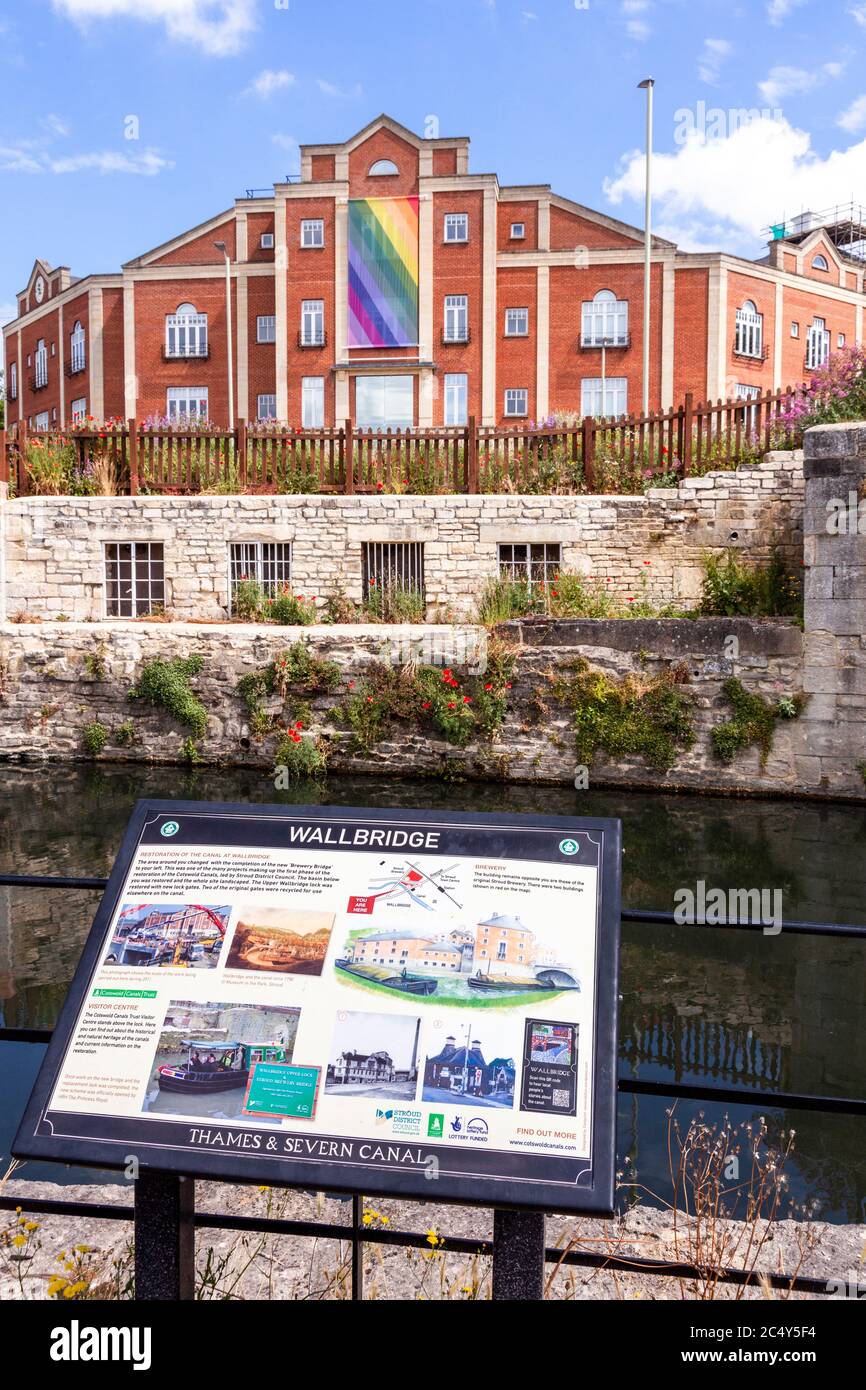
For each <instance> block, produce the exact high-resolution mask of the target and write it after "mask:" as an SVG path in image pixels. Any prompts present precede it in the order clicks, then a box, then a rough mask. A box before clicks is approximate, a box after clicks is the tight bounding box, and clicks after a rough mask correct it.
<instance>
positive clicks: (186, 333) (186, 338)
mask: <svg viewBox="0 0 866 1390" xmlns="http://www.w3.org/2000/svg"><path fill="white" fill-rule="evenodd" d="M165 355H166V357H168V358H170V359H172V360H173V359H175V358H180V359H181V360H183V359H185V358H188V357H207V314H200V313H199V312H198V310H197V309H196V307H195V305H194V304H179V305H178V307H177V309H176V310H175V311H174V313H173V314H166V316H165Z"/></svg>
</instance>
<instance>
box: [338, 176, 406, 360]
mask: <svg viewBox="0 0 866 1390" xmlns="http://www.w3.org/2000/svg"><path fill="white" fill-rule="evenodd" d="M417 342H418V199H417V198H352V199H350V201H349V347H358V348H369V347H372V348H390V347H411V346H414V345H415V344H416V343H417Z"/></svg>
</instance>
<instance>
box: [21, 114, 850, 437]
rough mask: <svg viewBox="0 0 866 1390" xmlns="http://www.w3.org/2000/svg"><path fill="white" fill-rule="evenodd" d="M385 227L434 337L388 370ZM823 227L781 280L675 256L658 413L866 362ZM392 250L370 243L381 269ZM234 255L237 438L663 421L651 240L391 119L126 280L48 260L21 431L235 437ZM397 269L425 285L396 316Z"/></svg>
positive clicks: (465, 147)
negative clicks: (197, 418)
mask: <svg viewBox="0 0 866 1390" xmlns="http://www.w3.org/2000/svg"><path fill="white" fill-rule="evenodd" d="M359 200H374V202H373V204H372V205H369V204H367V205H365V204H363V203H362V202H361V201H359ZM389 200H390V201H389ZM365 206H373V207H374V208H378V209H379V211H380V213H381V215H382V218H383V219H384V221H385V222H388V221H389V219H390V210H395V211H396V213H397V214H399V215H400V216H402V215H404V214H405V217H406V218H408V219H409V221H408V222H404V225H403V227H402V230H401V229H399V228H398V229H396V230H394V231H393V236H392V242H391V243H389V246H391V251H389V250H388V248H387V247H386V255H385V260H384V261H378V262H376V263H375V264H374V263H373V262H372V261H371V263H370V264H371V265H372V272H371V273H372V275H373V278H374V279H375V278H376V277H378V279H379V291H381V288H382V286H383V285H385V286H386V290H387V293H386V294H385V298H386V299H388V296H389V295H390V296H391V298H392V299H395V296H396V299H395V302H396V300H399V299H400V297H401V296H402V305H403V309H404V310H406V311H409V310H411V313H410V314H409V320H408V321H411V323H412V325H413V327H412V328H409V329H407V327H406V321H404V324H403V327H402V330H401V332H402V336H400V334H397V336H398V337H399V341H398V342H396V343H394V344H392V343H390V342H388V343H387V344H386V345H384V346H383V345H381V344H379V345H371V344H370V343H368V342H365V341H364V340H363V338H362V341H360V342H359V333H358V321H357V318H356V317H353V315H355V314H356V308H355V307H354V304H355V302H354V300H353V299H352V296H353V294H355V292H356V290H357V292H358V293H360V295H361V298H362V299H363V297H364V295H365V293H366V290H365V284H364V281H365V276H366V273H367V269H368V268H369V267H365V266H364V265H361V267H360V270H358V269H357V268H356V269H353V268H352V266H351V265H350V262H351V260H352V249H351V245H352V236H353V235H354V233H353V231H352V228H353V225H354V224H353V217H355V216H356V214H355V212H354V211H353V210H354V209H356V208H362V209H363V208H364V207H365ZM412 219H415V220H412ZM416 222H417V227H416ZM819 223H820V219H815V218H812V217H811V215H808V216H807V217H804V218H801V219H797V220H796V222H795V223H794V224H793V225H791V226H788V227H784V228H780V229H777V233H776V239H775V240H774V241H772V242H771V243H770V246H769V253H768V254H767V255H766V256H764V257H763V258H761V259H760V260H757V261H749V260H745V259H743V258H741V257H738V256H731V255H727V254H725V253H723V252H712V253H699V254H692V253H685V252H681V251H679V250H678V249H677V247H676V246H675V245H674V244H673V243H672V242H669V241H665V240H663V239H661V238H659V237H656V238H655V239H654V241H653V248H652V278H651V284H652V290H651V304H650V312H651V367H650V403H651V407H652V408H653V409H658V408H660V407H664V408H666V407H669V406H671V405H674V404H678V403H679V402H680V401H681V400H682V398H683V396H684V394H685V393H686V392H687V391H691V392H692V393H693V394H694V396H695V398H696V399H704V400H705V399H708V398H709V399H716V398H719V397H725V396H729V395H740V396H743V397H747V396H749V395H751V394H754V393H755V392H756V391H757V390H758V389H762V390H767V389H772V388H778V387H783V386H787V385H793V384H797V383H799V382H801V381H802V380H804V378H805V377H806V376H807V375H808V372H809V370H811V369H812V368H813V367H814V366H816V365H818V364H820V362H822V361H823V360H825V359H826V356H827V354H828V352H830V351H832V350H835V349H836V348H838V347H840V346H842V345H844V344H846V343H848V344H850V343H853V342H855V341H861V340H862V337H863V309H864V304H866V283H864V280H866V261H864V259H863V254H862V253H863V243H862V242H861V243H860V245H859V246H857V247H855V246H849V247H848V249H847V250H842V249H840V246H839V245H837V244H836V243H837V242H840V241H843V240H850V239H851V238H850V235H849V234H846V236H844V237H843V236H842V235H840V232H839V226H838V224H837V225H819ZM406 226H410V228H411V229H412V230H411V235H407V233H406ZM381 230H382V229H381V228H377V227H376V226H374V227H373V229H372V231H371V229H370V227H369V226H368V227H367V229H366V231H362V233H361V234H359V235H361V236H362V237H363V236H366V243H365V244H366V245H367V246H368V248H369V247H371V246H373V243H374V242H375V240H376V237H377V236H378V235H379V232H380V231H381ZM848 232H849V233H850V229H848ZM386 240H387V237H386ZM216 242H223V243H224V244H225V247H226V250H227V253H228V256H229V258H230V267H229V269H230V280H231V316H232V334H231V337H232V359H233V363H232V384H233V396H234V401H233V404H234V411H235V415H236V417H239V418H244V419H248V420H254V419H256V418H275V419H279V420H286V421H288V422H289V423H291V424H295V425H299V424H302V423H303V424H306V425H309V426H311V427H312V426H316V425H319V424H324V425H333V424H335V423H339V422H342V421H343V420H344V419H346V418H348V417H351V418H353V419H355V420H356V421H357V423H359V424H361V425H386V424H392V425H403V424H413V425H416V426H430V425H441V424H446V423H453V424H461V423H464V421H465V419H466V418H468V417H469V416H474V417H476V419H477V420H478V421H479V423H483V424H495V423H508V422H509V421H515V422H516V421H519V420H520V419H523V418H527V419H530V420H540V419H543V418H544V417H545V416H547V415H548V414H549V413H551V412H554V411H568V412H575V413H578V414H588V413H589V414H600V413H606V414H614V413H615V414H619V413H621V412H623V411H639V409H640V402H641V338H642V319H643V312H644V306H643V234H642V232H641V231H640V230H639V229H637V228H634V227H630V226H627V225H626V224H625V223H622V222H619V221H617V220H615V219H614V218H611V217H608V216H607V215H605V214H603V213H599V212H594V211H592V210H591V209H589V208H585V207H582V206H581V205H580V204H579V203H575V202H572V201H570V200H569V199H568V198H564V197H561V196H560V195H559V194H556V193H553V192H551V189H550V188H549V187H548V186H547V185H533V186H525V187H523V186H520V187H503V186H501V185H500V183H499V181H498V179H497V177H496V175H495V174H473V173H470V172H469V141H468V140H467V139H465V138H455V139H445V138H442V139H438V138H437V139H425V138H421V137H419V136H416V135H414V134H413V133H412V132H411V131H409V130H407V129H405V128H404V127H403V126H400V125H398V124H397V122H395V121H393V120H391V119H390V118H388V117H387V116H380V117H379V118H378V119H377V120H375V121H373V122H372V123H371V124H370V125H368V126H366V127H365V128H364V129H363V130H362V131H360V132H359V133H358V134H357V135H355V136H353V137H352V138H351V139H350V140H347V141H346V142H345V143H344V144H339V145H306V146H302V148H301V176H300V179H299V181H297V182H291V183H280V184H275V185H274V189H273V193H270V192H268V194H267V195H266V196H258V195H257V194H256V195H254V196H249V197H246V198H242V199H238V200H237V201H236V202H235V204H234V206H233V207H231V208H229V209H228V211H226V212H222V213H219V214H218V215H217V216H216V217H212V218H210V219H209V220H208V221H207V222H204V223H202V224H201V225H200V226H198V227H194V228H192V230H190V231H188V232H183V233H181V234H180V235H178V236H177V237H175V238H174V239H173V240H172V241H169V242H167V243H166V244H165V245H163V246H158V247H156V248H155V249H154V250H152V251H148V252H146V253H145V254H144V255H141V256H138V257H137V258H136V259H135V260H133V261H130V262H129V263H128V264H127V265H125V266H124V267H123V269H122V272H121V273H120V274H106V275H89V276H86V277H85V278H83V279H76V278H75V277H74V276H72V275H71V274H70V272H69V270H68V269H67V268H66V267H60V268H58V269H52V268H51V267H50V266H48V265H46V264H45V263H44V262H43V261H39V260H37V261H36V263H35V265H34V266H33V269H32V271H31V274H30V278H29V280H28V282H27V285H26V288H25V289H23V290H22V291H21V292H20V294H19V295H18V317H17V318H16V319H15V320H14V321H13V322H12V323H11V324H8V325H7V326H6V327H5V328H4V330H3V333H4V338H5V349H6V363H7V376H6V394H7V418H8V420H9V422H10V423H11V424H15V423H16V422H17V421H18V420H19V419H22V418H23V419H25V420H26V421H28V422H29V425H30V427H31V428H33V429H39V428H50V427H52V426H55V425H58V424H62V423H65V422H68V421H70V420H71V419H72V418H73V417H74V416H75V415H79V414H86V415H92V416H93V417H95V418H96V419H102V418H106V417H109V416H120V417H123V418H129V417H132V416H135V417H137V418H138V419H144V418H147V417H148V416H164V415H172V416H176V415H181V414H207V416H208V417H209V418H210V419H211V420H213V421H214V422H216V423H217V424H220V425H225V424H226V423H227V421H228V417H229V391H228V334H227V312H226V279H225V258H224V253H223V251H222V250H221V249H218V248H217V247H216V246H215V243H216ZM359 244H360V242H359ZM395 246H396V247H397V248H398V250H399V249H400V247H401V246H402V255H403V262H402V263H401V264H398V271H399V273H400V274H401V275H402V277H403V278H402V283H401V284H398V285H397V286H396V289H393V294H392V290H391V289H388V288H387V283H386V282H387V281H388V276H390V275H392V273H393V268H394V262H393V254H392V252H393V247H395ZM374 250H375V248H374ZM858 253H859V254H858ZM371 254H373V253H372V252H371ZM376 254H378V252H377V253H376ZM388 255H391V256H392V260H391V263H389V262H388V259H387V257H388ZM362 259H363V258H362ZM353 276H355V277H356V278H355V279H354V280H353V279H352V277H353ZM413 277H414V278H413ZM368 288H369V287H368ZM392 288H393V287H392ZM379 291H376V286H375V285H374V286H373V287H372V290H371V293H377V292H379ZM350 304H351V305H352V306H353V307H351V309H350ZM392 307H393V306H392ZM384 309H385V312H386V314H387V312H388V311H389V306H388V305H387V304H386V305H385V306H384ZM383 322H384V320H383ZM395 332H396V330H395ZM377 334H378V336H383V335H384V336H385V337H387V336H388V334H387V333H386V332H385V331H384V330H382V333H379V330H377ZM374 336H375V335H374ZM393 336H394V333H392V337H393ZM602 340H604V343H605V347H604V359H605V360H604V365H602V348H601V343H602ZM602 381H603V382H604V398H603V399H602Z"/></svg>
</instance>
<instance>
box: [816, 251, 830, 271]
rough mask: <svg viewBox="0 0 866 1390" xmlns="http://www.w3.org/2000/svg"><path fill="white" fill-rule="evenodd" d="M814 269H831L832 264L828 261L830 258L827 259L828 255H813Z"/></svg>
mask: <svg viewBox="0 0 866 1390" xmlns="http://www.w3.org/2000/svg"><path fill="white" fill-rule="evenodd" d="M812 269H813V270H829V269H830V264H829V262H828V260H827V257H826V256H821V255H818V256H813V257H812Z"/></svg>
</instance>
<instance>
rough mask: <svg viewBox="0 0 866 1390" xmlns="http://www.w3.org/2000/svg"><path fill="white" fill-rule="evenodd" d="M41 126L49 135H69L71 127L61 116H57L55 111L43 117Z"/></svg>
mask: <svg viewBox="0 0 866 1390" xmlns="http://www.w3.org/2000/svg"><path fill="white" fill-rule="evenodd" d="M40 125H41V126H42V129H43V130H47V131H48V134H49V135H59V136H63V135H68V134H69V126H68V125H67V124H66V122H65V121H63V120H61V119H60V117H59V116H55V115H54V113H53V111H49V113H48V115H47V116H43V118H42V120H41V122H40Z"/></svg>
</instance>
